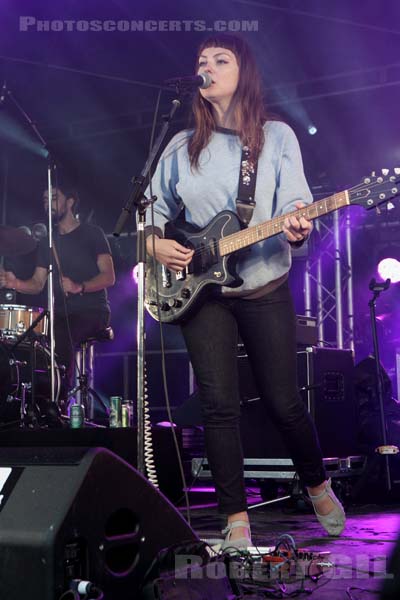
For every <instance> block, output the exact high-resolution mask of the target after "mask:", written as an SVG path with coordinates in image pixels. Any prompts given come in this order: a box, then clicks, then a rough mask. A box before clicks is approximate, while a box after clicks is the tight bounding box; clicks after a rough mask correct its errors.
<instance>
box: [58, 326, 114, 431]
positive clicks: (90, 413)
mask: <svg viewBox="0 0 400 600" xmlns="http://www.w3.org/2000/svg"><path fill="white" fill-rule="evenodd" d="M113 339H114V331H113V330H112V328H111V327H106V328H105V329H101V330H100V331H98V332H97V333H96V335H94V336H92V337H89V338H87V339H86V340H84V341H83V342H81V343H80V344H79V348H78V349H77V350H76V352H75V380H76V386H75V387H74V389H73V390H71V391H70V392H69V394H68V396H69V397H70V396H75V394H76V397H75V403H76V404H82V405H83V406H84V407H85V416H86V420H87V421H93V419H94V402H93V399H94V398H96V399H97V400H98V401H99V402H100V404H102V405H103V406H104V408H105V409H107V407H106V406H105V405H104V402H103V401H102V399H101V398H100V396H99V395H98V394H97V392H96V391H95V389H94V346H95V343H96V342H111V341H112V340H113Z"/></svg>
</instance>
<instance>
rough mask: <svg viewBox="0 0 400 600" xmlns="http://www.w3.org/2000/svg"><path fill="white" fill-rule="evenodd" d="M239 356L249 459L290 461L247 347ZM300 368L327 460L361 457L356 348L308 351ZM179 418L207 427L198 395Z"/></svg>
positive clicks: (300, 379) (305, 397) (302, 391)
mask: <svg viewBox="0 0 400 600" xmlns="http://www.w3.org/2000/svg"><path fill="white" fill-rule="evenodd" d="M239 352H240V353H239V356H238V368H239V386H240V397H241V404H242V417H241V430H242V441H243V451H244V456H246V457H249V458H265V457H270V458H289V452H288V450H287V448H286V446H285V443H284V440H283V439H282V436H281V435H280V433H279V431H278V430H277V429H276V427H275V425H274V424H273V423H272V421H271V419H270V418H269V416H268V410H267V409H265V407H264V406H263V403H262V402H261V400H260V397H259V394H258V390H257V388H256V384H255V382H254V378H253V374H252V371H251V367H250V363H249V360H248V358H247V356H246V354H244V353H243V347H239ZM297 367H298V385H299V390H300V394H301V397H302V398H303V401H304V402H305V403H306V405H307V409H308V411H309V413H310V415H311V418H312V419H313V421H314V424H315V427H316V429H317V432H318V435H319V439H320V444H321V449H322V453H323V455H324V457H344V456H351V455H356V454H358V453H359V448H358V445H357V441H356V440H357V434H358V410H357V408H358V407H357V403H356V399H355V396H354V393H353V370H354V364H353V355H352V352H351V350H338V349H334V348H317V347H315V346H312V347H308V348H305V349H304V350H299V351H298V352H297ZM173 418H174V422H175V423H176V424H177V425H180V426H182V427H192V426H195V425H201V424H202V416H201V410H200V400H199V398H198V394H197V392H195V393H194V394H192V395H191V396H190V398H189V399H188V400H187V401H186V402H184V403H183V404H182V405H181V406H179V407H178V408H176V410H175V411H174V415H173Z"/></svg>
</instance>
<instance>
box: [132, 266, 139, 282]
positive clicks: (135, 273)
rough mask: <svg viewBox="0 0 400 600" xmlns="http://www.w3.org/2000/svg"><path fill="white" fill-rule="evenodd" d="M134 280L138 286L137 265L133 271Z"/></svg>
mask: <svg viewBox="0 0 400 600" xmlns="http://www.w3.org/2000/svg"><path fill="white" fill-rule="evenodd" d="M132 279H133V281H134V282H135V283H136V285H137V284H138V265H135V266H134V267H133V269H132Z"/></svg>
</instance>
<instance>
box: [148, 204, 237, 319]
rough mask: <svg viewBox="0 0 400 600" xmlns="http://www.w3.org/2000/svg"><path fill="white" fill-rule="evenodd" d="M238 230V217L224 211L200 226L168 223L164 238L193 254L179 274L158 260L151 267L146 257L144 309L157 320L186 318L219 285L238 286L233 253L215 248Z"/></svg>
mask: <svg viewBox="0 0 400 600" xmlns="http://www.w3.org/2000/svg"><path fill="white" fill-rule="evenodd" d="M241 229H242V224H241V222H240V220H239V218H238V216H237V215H236V214H235V213H233V212H231V211H228V210H226V211H223V212H221V213H220V214H218V215H217V216H216V217H214V219H212V221H210V223H209V224H208V225H207V226H206V227H205V228H204V229H197V228H195V227H193V226H192V225H189V224H188V223H185V222H184V221H175V222H171V223H168V224H167V226H166V229H165V237H166V238H169V239H174V240H176V241H177V242H179V243H180V244H182V245H183V246H185V247H187V248H191V249H193V250H194V251H195V254H194V256H193V259H192V262H191V263H190V265H189V266H188V267H187V268H186V270H185V271H184V272H183V271H182V272H180V273H176V272H174V271H170V270H169V269H167V268H166V267H164V266H163V265H161V264H160V263H156V267H157V268H156V270H154V261H153V259H152V257H151V256H149V257H148V259H147V270H146V309H147V311H148V312H149V313H150V315H151V316H152V317H153V318H154V319H156V320H157V321H159V320H161V321H162V322H163V323H174V324H177V323H180V322H182V321H184V320H185V319H187V318H188V317H189V316H190V314H192V312H193V311H195V310H196V309H197V308H198V306H199V305H200V304H201V302H202V301H204V299H205V297H207V296H208V295H210V294H215V293H218V292H219V291H220V288H221V286H229V287H238V286H239V285H241V283H242V280H241V279H240V277H238V275H237V274H236V271H235V262H236V256H235V255H228V256H220V253H219V250H218V242H219V240H221V239H222V238H224V237H226V236H228V235H231V234H233V233H236V232H238V231H240V230H241ZM157 287H158V296H157ZM158 306H159V307H160V311H158Z"/></svg>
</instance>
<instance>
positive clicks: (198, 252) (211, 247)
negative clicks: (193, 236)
mask: <svg viewBox="0 0 400 600" xmlns="http://www.w3.org/2000/svg"><path fill="white" fill-rule="evenodd" d="M382 183H383V182H372V183H371V184H369V185H368V186H367V187H368V189H373V188H374V187H376V186H381V185H382ZM391 183H392V185H395V184H396V183H397V181H394V182H391ZM365 188H366V184H364V183H359V184H357V185H355V186H354V187H352V188H350V189H349V190H347V191H348V192H357V191H361V190H362V189H365ZM337 193H338V194H343V193H344V191H342V192H337ZM335 195H336V194H332V195H331V196H328V197H327V198H324V199H323V202H325V201H326V200H329V199H332V198H333V197H334V196H335ZM389 199H390V198H389ZM389 199H388V200H389ZM319 202H321V201H319ZM315 203H316V202H313V203H311V204H309V205H308V206H305V207H303V208H299V209H298V210H295V211H292V212H290V213H286V214H284V215H280V216H279V217H275V218H274V219H271V221H267V222H264V223H260V224H258V225H253V226H252V227H250V228H249V229H248V230H246V229H244V230H241V231H237V232H235V233H233V234H229V235H228V236H227V237H226V238H220V239H219V240H217V241H215V240H213V241H212V242H211V243H209V244H207V245H206V247H204V245H202V246H200V247H199V248H197V249H195V251H194V255H193V257H196V258H198V257H202V256H203V255H206V254H209V253H210V251H211V252H212V253H215V252H216V250H217V247H218V243H219V242H220V241H222V240H224V239H225V240H226V239H227V238H229V237H230V236H231V235H232V236H235V235H239V234H244V233H245V232H246V231H251V229H253V228H256V227H258V228H262V227H268V226H271V223H274V224H276V225H278V224H279V226H281V225H282V224H283V222H284V220H285V219H286V217H288V216H301V215H302V213H303V211H304V209H305V208H310V207H312V206H313V204H315ZM339 208H342V207H339ZM329 212H331V211H329ZM329 212H326V213H324V214H329ZM320 216H323V215H318V216H317V217H315V218H319V217H320ZM277 233H281V231H277V232H276V234H277ZM250 235H251V234H250ZM274 235H275V233H274ZM255 241H257V240H255ZM260 241H261V240H260ZM251 243H253V242H251Z"/></svg>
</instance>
